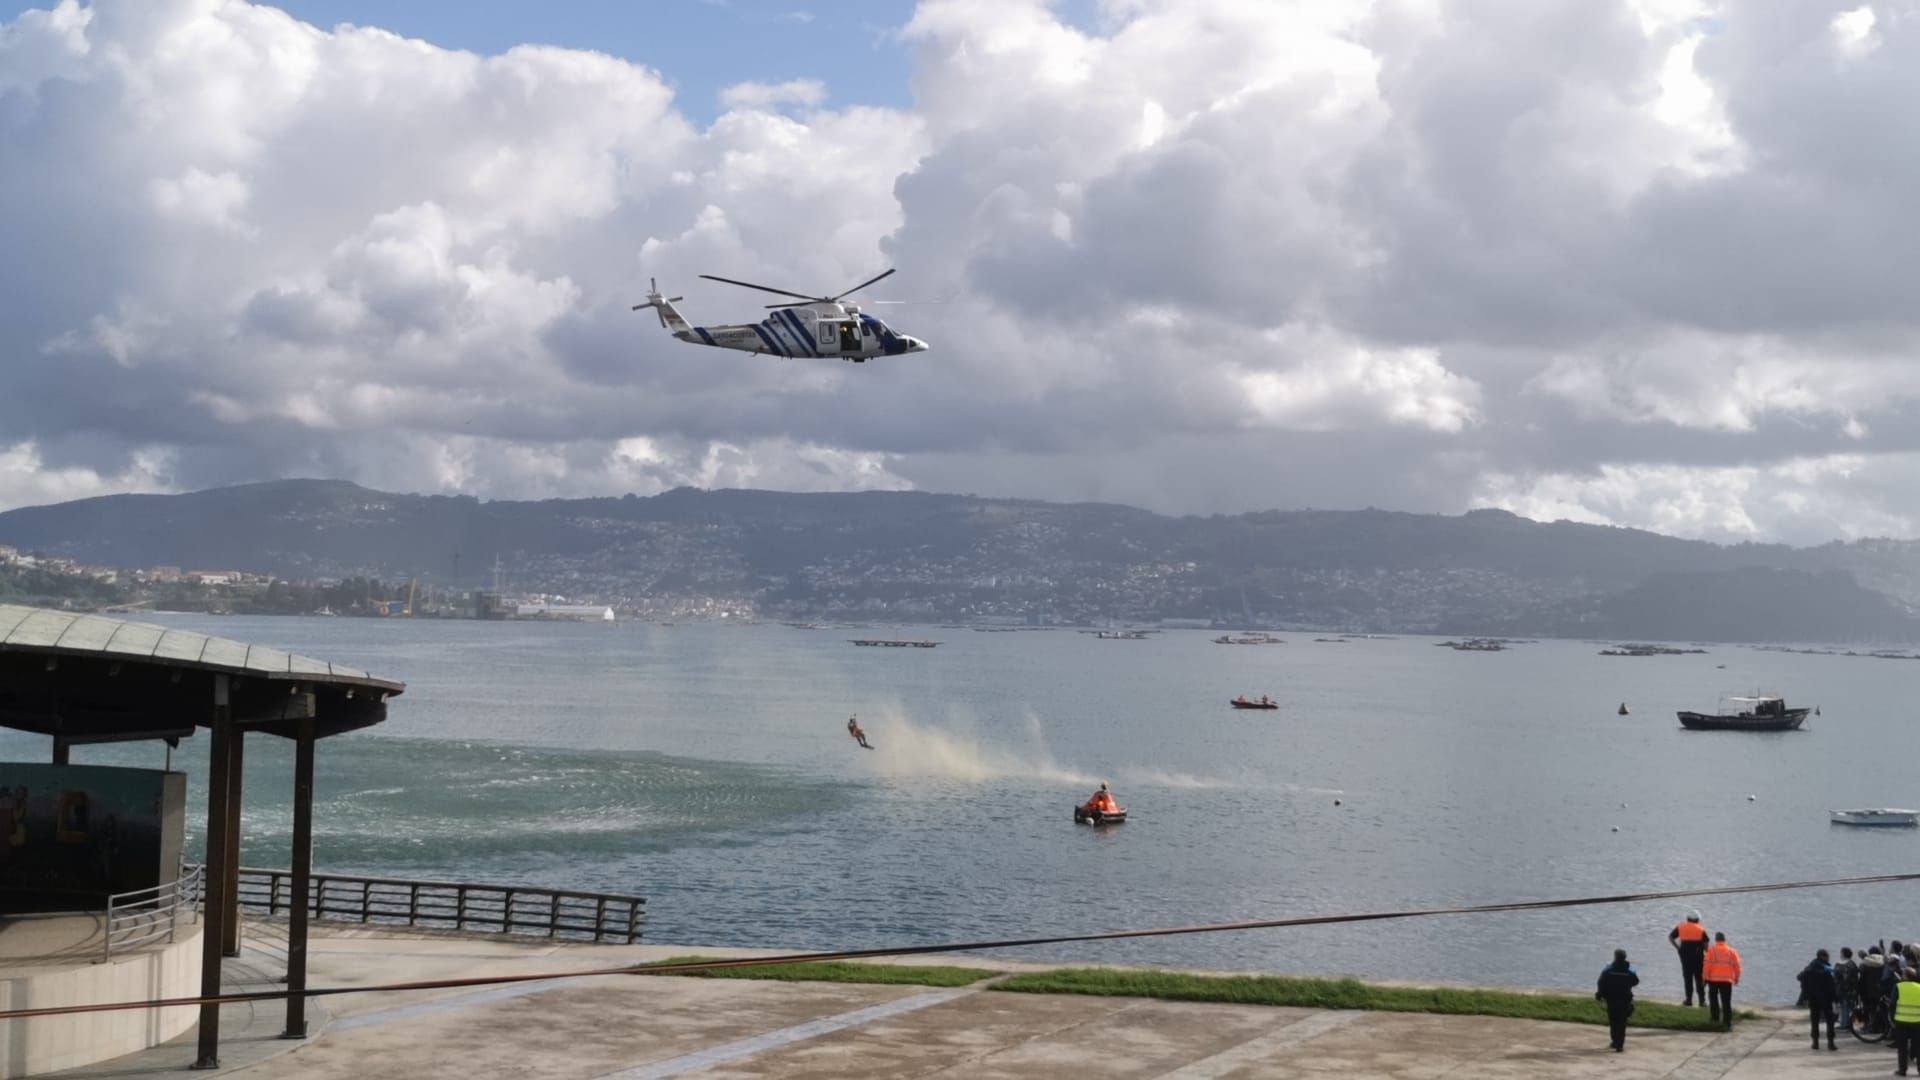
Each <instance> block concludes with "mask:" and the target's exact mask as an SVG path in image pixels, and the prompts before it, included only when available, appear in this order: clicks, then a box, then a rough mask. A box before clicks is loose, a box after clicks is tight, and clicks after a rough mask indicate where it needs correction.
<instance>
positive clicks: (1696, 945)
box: [1667, 911, 1707, 1005]
mask: <svg viewBox="0 0 1920 1080" xmlns="http://www.w3.org/2000/svg"><path fill="white" fill-rule="evenodd" d="M1667 944H1669V945H1672V946H1673V948H1674V951H1675V952H1678V953H1679V954H1680V985H1681V986H1683V987H1685V988H1686V993H1687V999H1686V1000H1685V1001H1683V1002H1681V1004H1683V1005H1691V1004H1693V1003H1694V1001H1695V1000H1696V998H1697V999H1698V1000H1699V1002H1700V1004H1702V1005H1705V1004H1706V1003H1707V988H1706V985H1705V984H1704V983H1703V982H1702V981H1701V978H1700V964H1701V962H1702V960H1703V959H1704V958H1705V957H1706V955H1707V928H1706V927H1704V926H1701V925H1700V913H1699V912H1698V911H1689V912H1687V920H1686V921H1685V922H1683V923H1681V924H1680V925H1679V926H1676V927H1674V928H1673V929H1672V930H1669V931H1667Z"/></svg>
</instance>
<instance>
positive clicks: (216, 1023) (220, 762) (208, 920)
mask: <svg viewBox="0 0 1920 1080" xmlns="http://www.w3.org/2000/svg"><path fill="white" fill-rule="evenodd" d="M212 727H213V745H212V746H211V747H210V748H209V750H208V758H207V855H206V869H205V870H204V871H203V874H204V876H203V877H202V878H201V882H202V884H201V907H202V909H203V911H204V915H203V917H202V925H201V927H200V996H201V997H218V996H220V954H221V949H220V943H221V939H222V938H223V937H225V935H226V929H225V925H224V924H225V922H226V909H227V905H226V903H225V894H224V892H223V889H224V885H223V884H222V883H223V882H225V881H226V880H227V830H228V829H229V828H230V827H231V825H232V822H231V820H230V818H229V814H228V811H227V802H228V799H229V797H230V796H231V795H232V785H231V784H230V783H229V782H228V778H227V772H228V768H227V766H228V758H229V751H230V750H231V749H232V746H231V743H232V741H233V705H232V703H231V701H230V700H229V698H228V677H227V676H225V675H215V676H214V677H213V725H212ZM193 1067H194V1068H196V1069H217V1068H219V1067H220V1006H218V1005H202V1006H200V1055H199V1057H198V1058H196V1059H195V1061H194V1063H193Z"/></svg>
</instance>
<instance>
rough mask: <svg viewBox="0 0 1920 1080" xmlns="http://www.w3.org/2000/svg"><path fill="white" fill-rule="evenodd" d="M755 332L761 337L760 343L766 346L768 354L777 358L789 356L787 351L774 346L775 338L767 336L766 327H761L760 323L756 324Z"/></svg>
mask: <svg viewBox="0 0 1920 1080" xmlns="http://www.w3.org/2000/svg"><path fill="white" fill-rule="evenodd" d="M753 332H754V333H756V334H759V335H760V341H761V342H762V343H763V344H765V345H766V347H767V351H768V352H770V353H772V354H773V355H775V356H785V355H787V351H786V350H785V349H783V348H781V347H780V346H778V345H776V344H774V341H773V338H771V337H769V336H767V331H766V328H765V327H763V326H761V325H760V324H759V323H754V324H753Z"/></svg>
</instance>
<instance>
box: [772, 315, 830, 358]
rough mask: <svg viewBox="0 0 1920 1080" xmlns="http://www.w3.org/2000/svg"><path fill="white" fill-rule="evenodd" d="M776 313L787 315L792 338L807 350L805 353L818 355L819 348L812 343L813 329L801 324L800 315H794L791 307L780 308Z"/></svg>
mask: <svg viewBox="0 0 1920 1080" xmlns="http://www.w3.org/2000/svg"><path fill="white" fill-rule="evenodd" d="M778 314H781V315H785V316H786V317H787V325H788V326H791V327H793V336H794V340H796V341H798V342H800V345H801V347H803V348H805V349H806V350H807V355H808V356H819V355H820V350H819V349H817V348H815V347H814V344H813V331H811V330H809V329H807V328H806V327H805V326H803V325H801V323H800V316H798V315H795V314H794V313H793V309H792V308H782V309H780V311H779V312H778Z"/></svg>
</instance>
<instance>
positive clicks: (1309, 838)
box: [0, 616, 1920, 1000]
mask: <svg viewBox="0 0 1920 1080" xmlns="http://www.w3.org/2000/svg"><path fill="white" fill-rule="evenodd" d="M156 621H163V622H166V623H167V624H169V625H174V626H181V627H187V628H191V629H195V630H201V631H205V632H208V633H214V634H219V635H221V636H226V637H234V638H239V639H241V640H245V641H251V642H257V643H263V644H271V645H275V646H279V647H283V648H288V649H291V650H293V651H295V652H300V653H305V654H308V655H312V656H316V657H320V658H323V659H328V660H332V661H335V662H338V663H345V664H350V665H354V666H359V667H364V668H366V669H368V670H370V671H372V672H374V673H376V674H378V675H381V676H384V677H390V678H394V679H399V680H402V681H404V682H406V683H407V684H408V685H407V692H406V693H405V694H404V695H403V696H401V697H398V698H396V699H394V700H393V701H392V702H391V703H390V705H389V713H388V720H387V722H386V723H385V724H383V725H380V726H379V727H376V728H373V729H369V730H366V731H362V732H357V733H353V734H350V735H344V736H340V737H336V738H332V739H328V740H325V741H324V742H322V743H321V745H320V748H319V753H318V759H317V760H318V775H317V783H316V789H317V791H316V795H317V805H316V810H315V841H314V852H315V854H314V860H315V865H316V868H319V869H324V870H332V871H336V872H343V873H365V874H372V875H381V876H416V877H430V878H437V879H456V880H475V881H494V882H500V883H525V884H534V885H545V886H550V887H560V888H575V889H585V890H595V891H608V892H621V893H637V894H641V895H644V896H646V897H647V898H648V901H649V904H648V910H649V916H648V928H647V933H648V936H649V938H650V939H651V940H654V941H661V942H673V943H684V944H687V945H729V946H762V947H773V948H792V949H827V948H869V947H877V946H885V945H894V944H915V943H933V942H942V941H958V940H969V939H981V938H1007V937H1022V936H1043V935H1051V934H1065V933H1075V932H1088V931H1103V930H1113V929H1122V928H1128V927H1152V926H1167V925H1184V924H1192V923H1203V922H1215V921H1231V920H1243V919H1262V918H1280V917H1287V916H1295V915H1312V914H1323V913H1338V912H1359V911H1375V910H1382V909H1395V908H1409V907H1437V906H1448V905H1471V904H1485V903H1495V902H1502V901H1514V900H1533V899H1544V898H1554V897H1572V896H1584V895H1592V894H1613V893H1624V892H1635V891H1643V890H1646V891H1651V890H1665V889H1679V888H1687V887H1697V886H1713V885H1723V884H1740V883H1752V882H1767V881H1784V880H1800V879H1826V878H1836V877H1845V876H1854V875H1862V874H1875V873H1889V872H1897V871H1902V870H1906V869H1908V868H1910V867H1913V866H1915V865H1916V863H1917V862H1920V858H1916V857H1917V856H1920V835H1916V832H1915V830H1860V829H1847V828H1842V827H1835V826H1831V825H1829V824H1828V819H1827V811H1828V809H1829V808H1834V807H1847V806H1879V805H1894V806H1900V805H1916V804H1920V791H1915V790H1913V781H1912V779H1911V773H1912V770H1910V769H1908V768H1905V767H1904V765H1903V764H1902V763H1903V762H1906V761H1909V760H1912V759H1913V752H1914V736H1913V734H1912V732H1913V720H1914V717H1913V713H1914V711H1915V707H1914V704H1913V701H1914V695H1913V694H1912V692H1911V689H1910V688H1911V686H1912V684H1913V681H1914V680H1913V676H1914V675H1915V674H1920V668H1915V667H1913V666H1910V664H1911V662H1901V661H1892V660H1875V659H1868V658H1863V657H1844V656H1816V655H1799V654H1787V653H1780V652H1771V651H1759V650H1754V649H1750V648H1744V647H1737V646H1709V647H1708V652H1707V653H1706V654H1704V655H1685V656H1661V657H1646V658H1621V657H1602V656H1599V655H1598V651H1599V648H1600V645H1599V644H1598V643H1591V642H1575V641H1543V642H1537V643H1531V644H1523V645H1518V646H1515V647H1513V648H1510V649H1508V650H1507V651H1504V652H1495V653H1480V652H1456V651H1454V650H1451V649H1445V648H1436V647H1434V645H1435V639H1430V638H1418V637H1402V638H1395V639H1357V640H1349V641H1344V642H1339V643H1333V642H1316V641H1314V636H1315V635H1308V634H1288V635H1283V636H1284V637H1285V638H1286V639H1287V644H1284V645H1261V646H1221V645H1215V644H1213V643H1212V642H1211V640H1210V635H1207V634H1204V633H1199V632H1191V631H1186V632H1167V633H1162V634H1156V635H1153V636H1152V637H1150V638H1149V639H1148V640H1145V641H1124V640H1119V641H1116V640H1100V639H1097V638H1095V637H1094V636H1093V635H1091V634H1084V633H1077V632H1074V631H1072V630H1054V631H1046V632H1035V631H1023V632H1011V633H982V632H975V631H968V630H956V629H935V628H913V629H911V630H908V631H904V632H903V634H902V636H915V637H920V636H927V637H933V638H936V639H938V640H940V641H941V645H940V646H939V647H938V648H936V649H877V648H856V647H854V646H852V645H851V644H850V643H849V640H848V639H850V638H854V637H863V636H892V635H893V631H890V630H889V631H879V630H873V629H859V630H846V631H834V630H825V631H817V630H796V629H791V628H788V627H784V626H779V625H771V624H769V625H727V624H724V623H697V624H683V625H677V626H669V625H651V624H645V623H619V624H615V625H611V626H608V625H601V624H572V623H525V622H510V623H481V622H463V621H433V620H421V619H415V620H404V619H389V620H372V619H346V618H339V619H320V618H314V619H303V618H257V619H256V618H244V617H236V618H220V619H213V618H206V617H194V616H160V617H157V618H156ZM1721 665H1724V668H1722V667H1721ZM1755 689H1764V690H1769V691H1777V692H1780V693H1784V694H1786V695H1787V696H1788V698H1789V700H1790V703H1792V704H1796V705H1798V704H1805V705H1814V704H1819V705H1820V706H1821V711H1822V715H1821V716H1819V717H1815V718H1811V719H1810V720H1809V722H1808V724H1807V729H1806V730H1804V731H1801V732H1794V733H1785V734H1777V735H1743V734H1723V733H1702V732H1687V731H1684V730H1682V729H1681V728H1680V727H1679V725H1678V723H1677V722H1676V720H1675V718H1674V711H1675V710H1677V709H1683V708H1687V709H1703V708H1710V707H1712V706H1713V705H1714V703H1715V701H1716V699H1717V697H1718V696H1719V695H1720V694H1721V693H1724V692H1733V691H1743V690H1744V691H1747V692H1751V691H1753V690H1755ZM1241 693H1245V694H1249V695H1253V696H1258V695H1260V694H1269V695H1271V696H1273V697H1274V698H1275V699H1276V700H1278V701H1279V702H1280V704H1281V708H1280V709H1279V710H1278V711H1274V712H1248V711H1235V710H1232V709H1230V708H1229V707H1228V705H1227V699H1228V698H1230V697H1232V696H1234V695H1236V694H1241ZM1623 701H1624V702H1625V703H1626V704H1627V705H1628V706H1629V709H1630V715H1627V716H1620V715H1617V710H1618V706H1619V705H1620V704H1621V703H1622V702H1623ZM853 714H857V715H858V716H859V719H860V723H861V725H862V727H864V728H865V729H866V732H867V735H868V738H869V740H870V741H871V742H872V744H873V745H874V747H875V749H873V750H863V749H861V748H860V747H859V746H857V745H855V743H854V742H853V740H852V739H850V738H849V737H848V735H847V732H846V721H847V718H848V716H849V715H853ZM206 743H207V739H206V737H205V735H204V733H202V734H201V735H200V736H199V737H196V738H194V739H192V740H189V741H188V742H187V743H186V744H183V746H182V748H181V750H180V751H178V752H176V754H175V757H174V762H175V766H176V767H179V768H185V769H186V770H188V771H189V772H190V773H191V774H192V776H193V780H194V782H195V788H194V796H193V797H194V800H195V802H194V804H193V809H192V814H191V818H192V821H193V825H192V833H193V835H192V838H191V840H190V843H197V841H198V838H199V832H200V830H201V828H202V825H203V822H204V801H203V791H202V790H201V788H200V787H199V784H200V782H201V781H202V780H203V778H204V774H205V754H206ZM46 748H47V740H46V739H45V738H39V737H30V736H25V735H20V734H17V733H0V757H15V758H18V757H30V758H35V759H42V760H43V759H44V755H45V754H46V752H47V749H46ZM162 755H163V750H162V749H161V747H160V745H159V744H157V743H156V744H129V745H121V746H94V747H76V748H75V749H74V760H75V761H77V762H100V763H116V764H134V765H142V766H157V765H159V764H160V762H161V760H162ZM245 760H246V801H245V815H244V817H243V822H242V824H243V847H242V857H243V861H244V862H245V863H246V864H247V865H251V866H284V865H285V864H286V860H287V849H288V836H289V829H290V818H291V814H290V808H289V797H290V790H291V771H292V755H291V752H290V747H289V746H288V744H286V743H285V742H284V741H282V740H279V739H275V738H272V737H255V738H253V739H250V740H249V741H248V744H247V752H246V759H245ZM1101 781H1107V782H1109V783H1111V784H1112V785H1113V788H1114V791H1115V793H1116V794H1117V795H1118V797H1119V799H1120V801H1121V802H1122V803H1123V804H1125V805H1126V806H1127V807H1128V809H1129V811H1130V814H1131V820H1130V821H1129V822H1128V823H1127V824H1126V825H1124V826H1120V827H1114V828H1105V829H1093V828H1086V827H1076V826H1075V825H1074V824H1073V822H1072V817H1071V810H1072V807H1073V806H1074V804H1076V803H1078V802H1080V801H1081V800H1083V799H1085V798H1086V797H1087V795H1088V794H1089V792H1091V791H1092V789H1093V788H1094V787H1096V786H1097V785H1098V784H1099V783H1100V782H1101ZM1913 895H1914V887H1913V886H1911V885H1883V886H1870V887H1854V888H1844V889H1822V890H1809V891H1804V892H1787V893H1773V894H1761V895H1749V896H1737V897H1721V898H1709V899H1701V900H1686V901H1669V902H1657V903H1645V904H1630V905H1619V906H1606V907H1592V908H1577V909H1567V910H1557V911H1550V912H1538V913H1523V914H1503V915H1475V916H1440V917H1431V918H1422V919H1412V920H1405V921H1393V922H1378V923H1366V924H1357V925H1347V926H1332V927H1318V928H1301V929H1277V930H1266V931H1255V932H1246V933H1231V934H1207V935H1199V936H1191V937H1171V938H1156V939H1146V940H1135V941H1120V942H1108V943H1098V944H1079V945H1063V946H1055V947H1050V948H1042V949H1033V950H1023V951H1021V952H1019V953H1017V954H1012V955H1019V956H1024V957H1030V958H1034V959H1055V960H1087V961H1098V962H1113V963H1154V964H1169V965H1181V966H1190V967H1205V968H1220V969H1245V970H1261V971H1275V972H1291V973H1314V974H1333V973H1348V974H1355V975H1361V976H1367V977H1374V978H1385V979H1395V980H1414V981H1446V982H1456V983H1473V984H1487V985H1511V986H1535V987H1569V988H1585V987H1587V986H1590V985H1591V983H1592V981H1593V978H1594V976H1595V975H1596V973H1597V972H1598V971H1599V970H1600V968H1601V966H1603V964H1604V963H1605V962H1606V961H1607V960H1609V959H1610V957H1611V954H1612V950H1613V949H1614V948H1616V947H1623V948H1626V949H1627V950H1628V951H1629V953H1630V954H1631V955H1632V956H1633V958H1634V959H1635V960H1636V961H1637V962H1638V963H1639V964H1640V967H1641V971H1642V976H1643V979H1645V980H1646V982H1645V986H1646V992H1647V993H1650V994H1653V995H1655V996H1658V997H1676V998H1677V993H1678V984H1679V980H1678V972H1677V970H1676V969H1677V964H1676V963H1675V961H1674V960H1673V959H1672V957H1671V953H1670V950H1669V949H1668V946H1667V944H1666V940H1665V937H1666V933H1667V930H1668V929H1669V928H1670V927H1671V926H1672V925H1673V924H1674V923H1675V922H1677V921H1678V920H1679V919H1680V918H1681V917H1682V916H1683V914H1684V912H1685V911H1686V909H1687V908H1689V907H1698V908H1700V909H1701V911H1702V912H1703V914H1704V916H1705V922H1706V924H1707V926H1708V927H1709V928H1710V929H1716V930H1724V931H1726V932H1727V934H1728V936H1729V938H1730V939H1731V940H1732V942H1733V943H1734V944H1735V945H1736V946H1737V947H1738V948H1739V949H1740V950H1741V952H1742V955H1743V957H1744V959H1745V962H1746V972H1747V974H1746V985H1745V987H1744V988H1743V991H1742V992H1743V994H1745V995H1749V996H1751V997H1753V998H1757V999H1761V1000H1780V999H1785V1000H1790V999H1791V998H1792V997H1793V995H1794V993H1795V991H1796V987H1795V985H1794V981H1793V975H1794V973H1795V972H1796V971H1798V969H1799V967H1800V966H1801V965H1803V964H1804V963H1805V962H1806V960H1807V959H1808V958H1809V957H1811V956H1812V953H1813V950H1814V949H1815V948H1817V947H1822V946H1824V947H1827V948H1830V949H1833V950H1836V954H1837V950H1838V948H1839V946H1841V945H1854V946H1856V947H1858V946H1860V945H1864V944H1868V943H1870V942H1873V941H1876V940H1879V939H1881V938H1883V937H1885V938H1892V937H1900V938H1903V939H1908V938H1911V937H1920V910H1916V908H1915V906H1914V905H1912V904H1911V903H1909V902H1908V898H1910V897H1911V896H1913Z"/></svg>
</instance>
